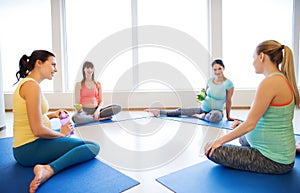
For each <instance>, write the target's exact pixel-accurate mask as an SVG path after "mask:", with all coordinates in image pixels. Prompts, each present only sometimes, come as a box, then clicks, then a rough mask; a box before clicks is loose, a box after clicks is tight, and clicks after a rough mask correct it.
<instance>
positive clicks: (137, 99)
mask: <svg viewBox="0 0 300 193" xmlns="http://www.w3.org/2000/svg"><path fill="white" fill-rule="evenodd" d="M254 92H255V91H253V90H236V91H235V93H234V95H233V99H232V103H233V107H237V108H245V107H247V108H248V107H249V106H250V105H251V102H252V100H253V97H254ZM196 94H197V93H195V92H193V91H177V92H173V93H172V92H134V93H129V92H117V93H111V92H105V93H103V98H104V105H108V104H111V103H116V104H120V105H122V106H123V108H125V109H127V108H131V109H141V108H149V107H165V108H173V107H179V106H186V107H188V106H197V105H198V103H197V101H196ZM45 96H46V97H47V99H48V101H49V105H50V108H51V109H56V108H72V107H73V95H72V94H71V93H55V94H53V93H45ZM4 97H5V109H7V110H11V109H12V94H5V95H4Z"/></svg>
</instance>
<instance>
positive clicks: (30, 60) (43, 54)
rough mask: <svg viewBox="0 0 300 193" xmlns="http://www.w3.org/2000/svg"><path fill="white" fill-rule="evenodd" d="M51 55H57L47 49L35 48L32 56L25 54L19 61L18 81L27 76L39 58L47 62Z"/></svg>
mask: <svg viewBox="0 0 300 193" xmlns="http://www.w3.org/2000/svg"><path fill="white" fill-rule="evenodd" d="M49 56H53V57H55V55H54V54H53V53H51V52H49V51H46V50H35V51H33V52H32V54H31V56H27V55H23V56H22V57H21V59H20V61H19V71H18V72H17V73H16V77H17V82H19V80H20V79H21V78H25V77H26V76H27V75H28V74H29V73H30V71H31V70H33V69H34V66H35V62H36V61H37V60H40V61H42V62H45V61H46V60H48V58H49ZM17 82H16V83H17ZM16 83H15V84H16Z"/></svg>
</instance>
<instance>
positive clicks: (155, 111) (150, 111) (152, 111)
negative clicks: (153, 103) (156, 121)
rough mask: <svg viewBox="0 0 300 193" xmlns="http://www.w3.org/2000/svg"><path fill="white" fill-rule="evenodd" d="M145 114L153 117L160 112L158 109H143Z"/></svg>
mask: <svg viewBox="0 0 300 193" xmlns="http://www.w3.org/2000/svg"><path fill="white" fill-rule="evenodd" d="M145 111H146V112H149V113H152V114H153V116H155V117H157V116H159V113H160V110H159V109H145Z"/></svg>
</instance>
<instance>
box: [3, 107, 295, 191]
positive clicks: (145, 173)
mask: <svg viewBox="0 0 300 193" xmlns="http://www.w3.org/2000/svg"><path fill="white" fill-rule="evenodd" d="M247 113H248V110H233V111H232V117H235V118H240V119H245V118H246V115H247ZM299 115H300V114H299V111H296V113H295V120H299V119H297V117H300V116H299ZM12 120H13V115H12V113H6V122H7V125H6V127H7V128H6V130H4V131H1V132H0V137H10V136H12ZM113 120H114V122H110V123H105V124H98V125H90V126H81V127H77V128H76V130H75V136H74V137H79V138H83V139H87V140H93V141H96V142H98V143H99V144H100V146H101V152H100V154H99V155H98V156H97V158H98V159H99V160H101V161H103V162H104V163H107V164H108V165H110V166H112V167H114V168H116V169H117V170H119V171H121V172H123V173H124V174H126V175H128V176H129V177H131V178H133V179H136V180H137V181H139V182H140V183H141V184H140V185H138V186H136V187H133V188H131V189H129V190H127V191H125V192H126V193H149V192H155V193H168V192H171V191H170V190H168V189H167V188H165V187H164V186H162V185H161V184H159V183H158V182H156V181H155V179H156V178H159V177H161V176H164V175H166V174H169V173H171V172H174V171H177V170H180V169H182V168H185V167H188V166H191V165H194V164H196V163H199V162H202V161H205V160H207V158H206V157H205V156H204V145H205V144H206V143H207V142H209V141H212V140H214V139H216V138H218V137H220V136H222V135H224V134H225V133H226V132H229V130H226V129H219V128H214V127H208V126H201V125H196V124H190V123H182V122H178V121H172V120H164V119H159V118H155V117H152V116H151V115H150V114H149V113H146V112H143V111H135V112H132V111H124V112H121V113H120V114H118V115H117V116H115V117H114V118H113ZM52 126H53V127H54V128H57V127H59V121H58V120H54V121H52ZM295 131H296V132H298V133H300V132H299V131H300V124H299V122H295ZM232 143H237V140H235V141H233V142H232Z"/></svg>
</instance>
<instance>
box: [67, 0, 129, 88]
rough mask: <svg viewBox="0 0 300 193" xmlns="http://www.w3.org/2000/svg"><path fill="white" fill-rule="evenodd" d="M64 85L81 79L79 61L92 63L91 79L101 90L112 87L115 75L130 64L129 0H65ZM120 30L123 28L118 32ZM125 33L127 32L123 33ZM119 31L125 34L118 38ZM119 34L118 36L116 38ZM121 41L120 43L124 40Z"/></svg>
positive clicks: (80, 63)
mask: <svg viewBox="0 0 300 193" xmlns="http://www.w3.org/2000/svg"><path fill="white" fill-rule="evenodd" d="M65 3H66V31H67V53H68V72H69V73H68V77H69V78H68V89H69V90H73V89H74V85H75V82H76V81H80V80H81V79H82V73H81V71H82V64H83V63H84V61H85V60H89V61H91V62H93V63H94V65H95V69H96V72H95V75H96V76H95V79H97V80H98V81H100V82H101V83H102V85H103V89H104V90H113V88H114V86H115V84H116V82H117V80H118V77H120V76H122V74H123V73H124V72H126V71H127V69H128V68H130V67H131V66H132V53H131V50H130V49H129V47H128V46H127V47H126V46H124V45H123V43H124V42H121V41H127V42H126V43H127V45H128V44H129V46H131V36H129V38H128V36H126V35H128V31H126V30H125V29H128V28H130V27H131V1H130V0H122V1H120V0H110V1H98V0H77V1H73V0H66V1H65ZM122 30H125V32H124V34H122ZM126 33H127V34H126ZM122 35H124V36H125V37H126V38H125V39H124V38H123V39H122ZM119 37H121V39H118V38H119ZM126 43H124V44H126Z"/></svg>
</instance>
